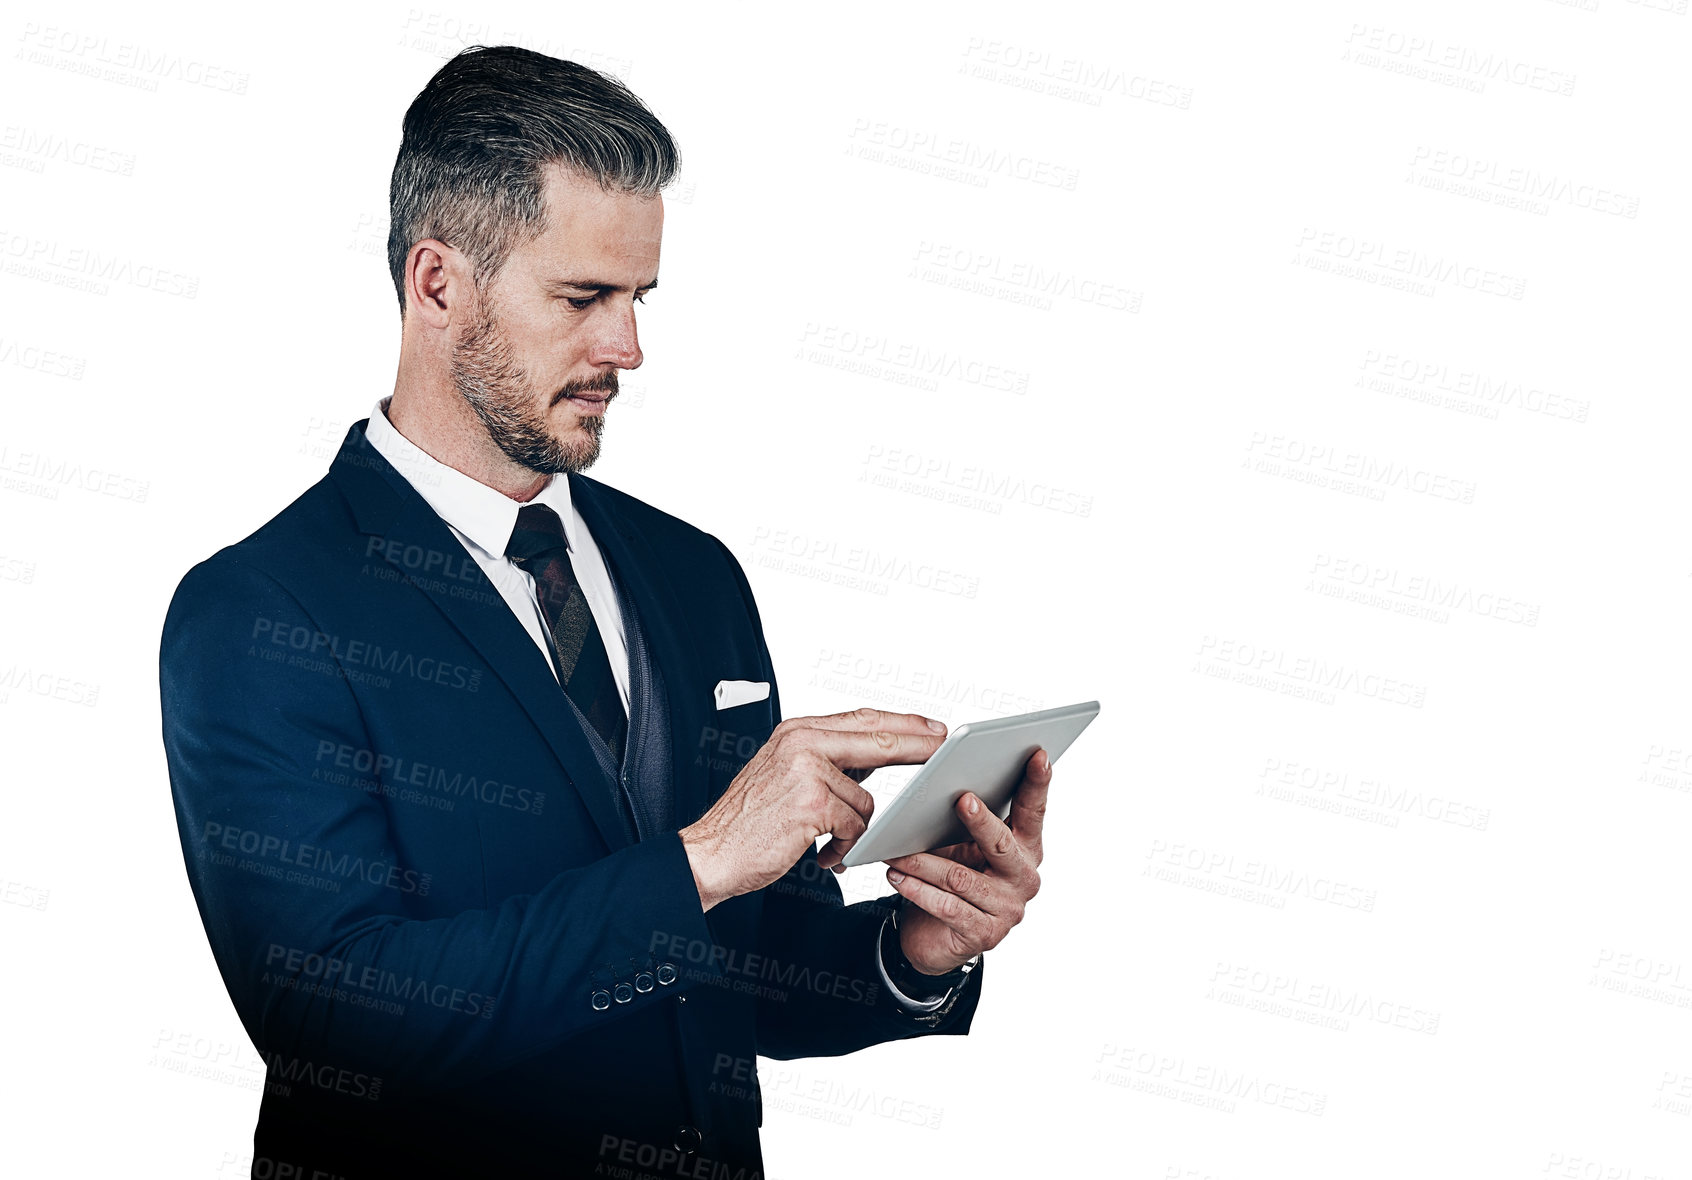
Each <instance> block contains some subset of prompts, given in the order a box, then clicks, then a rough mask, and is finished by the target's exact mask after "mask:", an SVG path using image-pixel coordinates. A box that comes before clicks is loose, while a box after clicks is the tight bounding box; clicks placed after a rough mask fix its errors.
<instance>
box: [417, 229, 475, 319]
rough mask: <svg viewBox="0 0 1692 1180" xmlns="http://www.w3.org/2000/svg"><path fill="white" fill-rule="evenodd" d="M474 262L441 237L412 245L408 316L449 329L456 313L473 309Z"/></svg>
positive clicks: (426, 239)
mask: <svg viewBox="0 0 1692 1180" xmlns="http://www.w3.org/2000/svg"><path fill="white" fill-rule="evenodd" d="M470 279H471V276H470V262H469V259H467V258H465V257H464V255H463V254H461V253H459V252H458V251H457V250H455V249H453V247H451V246H449V245H447V244H446V243H445V242H443V241H440V240H439V239H437V238H425V239H424V240H423V241H421V242H415V243H413V244H412V247H411V250H410V251H409V252H408V253H407V254H406V256H405V297H406V298H405V305H406V314H407V315H415V316H417V318H418V320H419V321H420V322H421V323H423V324H424V325H426V326H427V327H430V328H438V329H445V328H446V327H447V326H448V325H450V324H451V323H452V319H453V313H454V312H455V311H459V312H460V314H462V309H461V308H460V307H459V305H460V304H462V305H463V307H464V308H468V307H469V294H470V291H471V286H472V284H471V281H470Z"/></svg>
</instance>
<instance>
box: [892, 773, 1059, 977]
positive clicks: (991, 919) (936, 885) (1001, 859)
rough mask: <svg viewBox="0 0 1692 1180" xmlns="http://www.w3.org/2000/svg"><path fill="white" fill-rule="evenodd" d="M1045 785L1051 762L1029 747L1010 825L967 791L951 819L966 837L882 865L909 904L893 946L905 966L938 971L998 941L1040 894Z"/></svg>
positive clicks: (942, 970) (901, 919)
mask: <svg viewBox="0 0 1692 1180" xmlns="http://www.w3.org/2000/svg"><path fill="white" fill-rule="evenodd" d="M1051 782H1052V764H1051V760H1050V759H1049V758H1048V757H1047V755H1046V751H1044V750H1036V751H1035V752H1034V753H1033V754H1032V755H1031V756H1030V757H1029V759H1028V763H1027V765H1026V766H1025V767H1024V769H1023V776H1022V784H1021V785H1020V786H1019V787H1018V788H1017V791H1016V796H1015V798H1014V800H1013V801H1012V803H1011V811H1010V823H1009V825H1007V824H1006V823H1005V822H1004V821H1003V820H1001V819H1000V818H999V817H998V816H996V815H994V814H993V813H992V812H991V811H990V810H988V809H987V807H986V805H985V804H983V803H982V802H981V799H980V797H979V796H977V795H976V794H975V793H974V792H966V793H965V794H964V796H963V798H961V799H959V800H958V804H957V811H958V818H959V819H961V820H963V822H964V826H965V827H966V828H968V829H969V834H970V835H971V836H972V837H974V838H973V839H971V840H965V841H964V842H963V843H961V844H951V845H948V846H946V847H945V848H937V849H935V850H934V851H933V852H919V853H916V854H914V855H912V856H899V857H894V858H893V859H892V860H890V861H888V862H887V879H888V880H889V881H890V882H892V884H893V888H894V889H896V890H898V891H899V893H900V895H901V896H903V897H905V898H906V899H907V900H908V901H910V903H911V907H910V908H908V909H907V910H906V911H905V913H904V914H903V915H902V916H901V917H900V919H899V949H900V950H902V951H904V953H905V958H907V959H909V960H910V961H911V966H913V967H915V968H916V969H917V970H918V971H921V972H923V973H924V974H926V975H944V974H945V973H946V972H948V971H951V970H952V969H954V968H956V967H958V966H961V965H962V964H964V963H967V962H969V960H971V959H973V958H974V957H975V956H976V955H977V954H978V953H980V952H981V951H986V950H991V949H992V948H993V947H996V946H998V945H999V943H1000V942H1002V941H1003V940H1004V937H1005V935H1007V934H1009V933H1010V932H1011V928H1012V927H1014V926H1015V925H1016V924H1017V923H1018V922H1020V921H1022V914H1023V910H1024V908H1025V907H1026V906H1027V904H1028V902H1029V901H1030V900H1031V899H1032V898H1033V896H1034V895H1035V894H1036V893H1038V892H1039V891H1040V874H1039V872H1038V871H1037V870H1038V868H1039V864H1040V859H1041V849H1040V830H1041V828H1042V826H1043V825H1044V823H1045V818H1046V792H1047V789H1048V788H1049V787H1050V786H1051Z"/></svg>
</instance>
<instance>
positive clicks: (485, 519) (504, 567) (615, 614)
mask: <svg viewBox="0 0 1692 1180" xmlns="http://www.w3.org/2000/svg"><path fill="white" fill-rule="evenodd" d="M390 400H392V399H391V398H386V397H385V398H383V399H382V400H381V401H379V402H377V403H376V408H375V409H374V410H372V411H371V412H370V425H369V426H367V427H366V428H365V437H367V438H368V439H369V440H370V445H371V446H373V447H375V448H376V452H377V454H379V455H381V456H382V458H384V459H386V460H387V461H388V462H389V463H392V464H393V465H394V470H396V471H398V472H399V473H400V474H401V475H403V476H405V478H406V480H407V481H409V482H410V484H411V486H412V487H414V488H416V489H417V494H418V495H420V496H422V497H423V499H425V500H427V501H428V503H429V507H431V508H433V509H434V510H435V512H436V513H437V514H438V515H439V516H440V518H441V519H442V520H444V521H446V526H447V528H449V529H451V530H452V535H453V536H455V537H457V538H458V540H459V541H460V543H462V544H463V546H464V548H465V549H466V550H467V551H468V552H469V554H470V556H471V557H473V558H475V559H476V564H477V565H479V566H481V567H482V572H483V573H484V574H486V575H487V576H488V581H490V582H492V583H493V584H494V588H495V589H497V590H498V591H499V593H500V596H501V597H502V598H504V599H505V601H506V603H507V604H508V605H509V606H510V607H511V612H512V613H513V614H514V615H516V616H517V621H518V622H520V623H522V624H523V626H524V628H525V629H526V630H527V631H528V632H529V637H530V638H531V639H533V640H534V641H535V646H536V647H538V648H539V649H540V652H541V658H542V659H544V660H546V666H547V667H548V668H551V669H552V678H553V679H554V680H557V679H558V670H557V669H556V668H553V666H552V655H551V644H550V642H549V640H548V636H547V628H546V619H545V616H543V615H542V614H541V609H540V599H539V598H537V597H536V596H535V579H534V578H533V577H532V576H531V575H530V574H529V572H528V571H527V570H525V569H524V568H523V567H522V566H520V565H518V564H517V563H516V562H514V561H512V560H511V559H510V558H509V557H507V556H505V546H506V544H507V542H509V541H510V540H511V531H512V530H513V529H515V528H516V527H517V512H518V510H519V509H520V508H522V507H523V505H522V504H521V503H519V502H518V501H516V500H513V499H512V498H511V497H510V496H507V495H506V494H505V493H503V492H497V491H495V490H494V489H493V488H490V487H489V486H488V485H487V484H485V483H482V482H480V481H479V480H475V479H472V478H471V477H470V476H468V475H465V474H464V473H463V472H462V471H459V470H457V469H456V468H452V467H448V466H447V465H446V464H445V463H442V462H440V461H439V460H437V459H436V458H435V457H434V456H433V455H430V454H429V453H428V452H426V451H424V450H423V449H422V448H421V447H419V446H418V445H417V444H416V443H414V442H412V441H411V440H410V439H408V438H406V437H405V435H403V434H401V433H400V432H399V431H398V430H396V429H395V428H394V424H393V423H392V422H390V421H388V402H389V401H390ZM529 503H531V504H545V505H546V506H547V507H549V508H551V509H552V510H553V511H554V512H556V513H558V519H559V520H561V521H563V522H564V536H565V538H566V539H567V540H568V541H569V542H570V568H571V569H573V570H575V572H576V581H577V582H578V583H580V585H581V587H582V594H583V596H585V597H586V598H587V602H588V609H589V610H591V611H592V612H593V621H594V624H595V625H596V626H598V628H599V634H600V638H602V639H603V640H604V641H605V655H606V658H607V659H609V660H610V661H611V675H612V676H613V677H614V678H615V679H616V681H617V693H618V695H619V696H621V697H622V698H623V713H624V715H625V716H626V715H627V714H628V711H629V649H628V641H627V639H626V637H625V636H624V634H623V612H622V609H621V608H620V607H618V605H617V593H616V591H615V590H613V589H612V588H611V575H610V574H609V573H608V572H607V571H606V569H605V557H604V556H603V555H602V554H601V553H600V552H599V546H598V545H596V544H594V540H593V534H592V533H590V532H589V531H588V527H587V522H586V521H584V520H583V519H582V517H581V514H580V513H579V512H577V511H576V506H575V505H574V504H572V503H571V502H570V481H569V480H568V479H567V478H565V479H561V478H559V477H558V476H553V477H552V479H551V480H550V481H549V482H548V483H547V485H546V486H545V487H544V488H542V489H541V490H540V492H539V494H537V495H536V496H535V498H534V499H533V500H530V501H529Z"/></svg>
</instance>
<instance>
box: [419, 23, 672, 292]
mask: <svg viewBox="0 0 1692 1180" xmlns="http://www.w3.org/2000/svg"><path fill="white" fill-rule="evenodd" d="M554 163H559V164H563V165H565V166H566V167H568V168H570V169H572V170H573V171H575V172H577V173H579V174H581V175H582V176H586V177H589V178H591V179H594V180H596V181H598V182H599V185H600V187H601V188H603V189H604V190H605V191H607V192H619V193H629V194H635V195H639V196H652V195H655V194H656V193H657V192H658V191H659V190H660V189H662V188H663V187H664V186H665V185H667V184H669V183H670V181H671V180H672V179H674V177H675V174H676V170H677V168H678V167H679V166H680V163H681V159H680V155H679V153H678V152H677V151H676V145H675V141H674V140H672V139H671V138H670V133H669V131H668V130H666V129H665V127H664V125H663V124H662V123H660V122H659V121H658V118H657V116H655V115H653V113H652V112H651V111H649V110H648V109H647V108H646V106H645V105H644V104H643V103H642V102H641V101H640V99H638V98H636V97H635V95H634V94H633V92H632V91H630V90H629V88H628V87H627V86H624V85H623V83H621V82H620V81H618V80H617V79H616V78H613V77H611V76H610V75H608V74H602V73H600V72H599V71H598V70H593V69H589V68H588V67H587V66H583V65H578V64H577V63H575V62H572V61H562V60H560V59H559V58H556V57H548V56H546V55H545V54H543V53H536V52H534V51H533V50H531V49H520V48H518V47H517V46H515V45H497V46H493V47H488V46H485V45H473V46H471V47H470V48H468V49H465V50H464V51H463V52H461V53H459V54H458V55H457V56H455V57H454V58H452V60H450V61H448V62H447V63H446V65H444V66H442V67H441V69H440V71H439V72H438V73H436V74H435V76H434V77H433V78H430V79H429V83H428V85H426V86H425V87H423V90H422V92H421V93H419V94H418V96H417V97H416V99H415V100H413V101H412V104H411V106H410V108H409V109H408V110H407V111H406V112H405V124H404V129H403V131H402V134H401V136H400V149H399V157H398V158H397V159H396V160H395V161H394V175H393V181H392V183H391V184H390V185H389V189H388V213H389V222H388V270H389V272H390V273H391V274H392V275H393V280H394V292H395V294H397V295H398V296H399V304H400V316H401V318H403V317H404V316H405V260H406V257H407V256H408V255H409V254H410V253H411V247H412V246H413V245H414V244H416V243H417V242H421V241H424V240H426V239H429V238H436V239H439V240H440V241H443V242H445V243H447V244H448V245H450V246H452V247H454V248H455V249H457V250H459V251H461V252H463V253H464V255H465V256H466V257H468V258H469V259H470V261H471V265H472V267H473V274H474V281H475V284H476V287H477V288H478V290H480V289H483V288H484V287H485V286H486V284H487V282H488V280H490V279H491V278H493V276H495V275H496V274H498V273H499V269H500V267H502V266H503V265H505V260H506V258H507V257H508V256H509V255H510V253H511V251H512V249H513V248H514V247H516V246H518V245H521V244H522V243H523V242H525V241H529V240H531V239H533V238H534V237H535V236H536V235H538V234H540V233H542V232H544V231H545V229H546V203H545V187H544V186H545V181H546V168H547V166H548V165H551V164H554Z"/></svg>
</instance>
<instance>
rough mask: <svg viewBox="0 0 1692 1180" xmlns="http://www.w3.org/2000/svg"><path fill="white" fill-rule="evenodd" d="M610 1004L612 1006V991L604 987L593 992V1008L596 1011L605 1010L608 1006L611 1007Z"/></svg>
mask: <svg viewBox="0 0 1692 1180" xmlns="http://www.w3.org/2000/svg"><path fill="white" fill-rule="evenodd" d="M610 1006H611V993H610V992H608V991H606V990H605V989H604V988H600V989H599V990H598V991H596V992H594V993H593V1010H594V1011H595V1012H603V1011H605V1010H606V1009H607V1008H609V1007H610Z"/></svg>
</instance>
